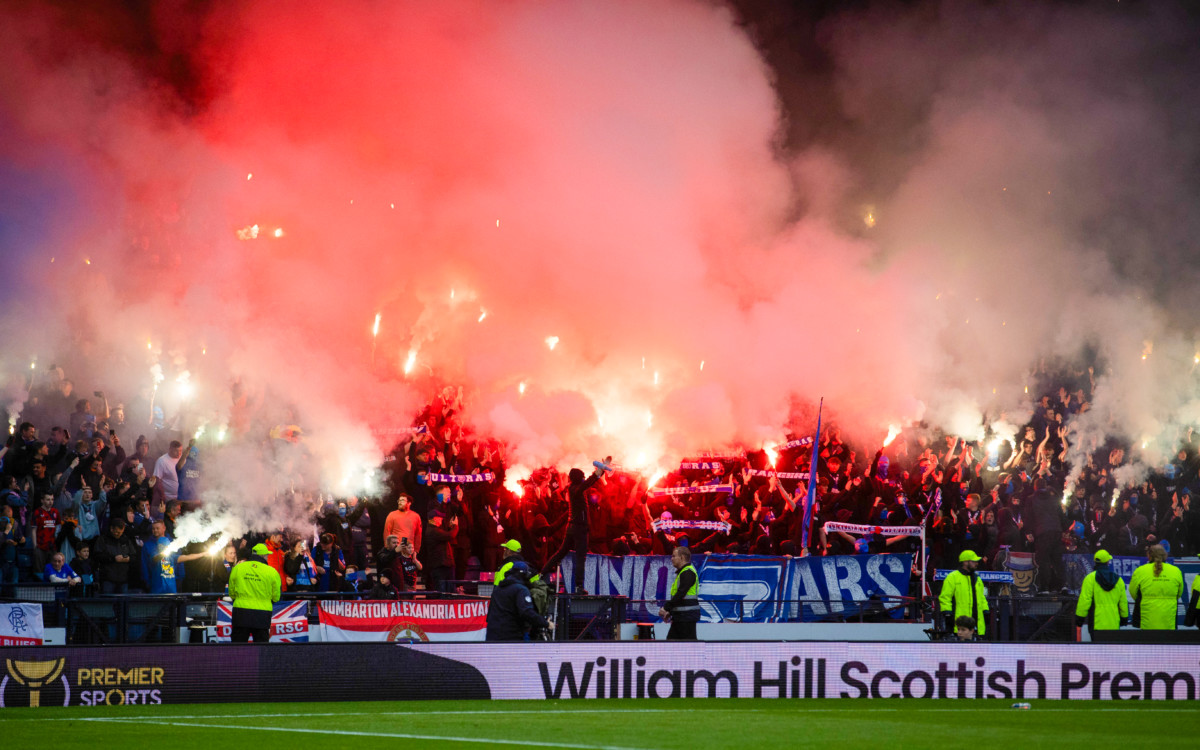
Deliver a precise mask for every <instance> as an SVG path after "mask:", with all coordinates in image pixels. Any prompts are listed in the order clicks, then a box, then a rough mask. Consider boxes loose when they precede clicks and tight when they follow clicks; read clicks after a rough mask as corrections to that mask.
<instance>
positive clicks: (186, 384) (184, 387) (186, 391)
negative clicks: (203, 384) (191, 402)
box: [176, 375, 196, 399]
mask: <svg viewBox="0 0 1200 750" xmlns="http://www.w3.org/2000/svg"><path fill="white" fill-rule="evenodd" d="M176 383H178V391H179V397H180V398H182V399H188V398H191V397H192V394H193V393H195V392H196V389H195V387H194V386H193V385H192V383H191V381H190V380H188V379H187V378H186V377H184V376H183V375H180V376H179V379H178V380H176Z"/></svg>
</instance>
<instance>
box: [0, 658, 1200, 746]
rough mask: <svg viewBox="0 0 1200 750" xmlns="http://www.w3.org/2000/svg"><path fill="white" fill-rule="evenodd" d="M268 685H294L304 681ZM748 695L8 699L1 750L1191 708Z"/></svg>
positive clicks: (1028, 724) (813, 737)
mask: <svg viewBox="0 0 1200 750" xmlns="http://www.w3.org/2000/svg"><path fill="white" fill-rule="evenodd" d="M308 678H311V675H310V676H308V677H303V676H301V677H300V679H297V680H293V681H283V682H281V684H280V690H281V691H283V690H291V689H294V690H298V691H303V690H304V681H305V679H308ZM1011 703H1012V702H1011V701H967V700H944V701H935V700H870V701H868V700H753V699H736V700H720V699H716V700H714V699H708V700H703V699H678V700H656V701H639V702H634V701H628V700H588V701H586V702H585V701H578V702H571V701H430V702H427V703H426V702H421V703H412V702H410V703H399V702H369V703H365V702H358V703H254V704H248V703H242V704H215V705H214V704H206V705H185V706H127V707H122V706H112V707H109V706H102V707H98V708H80V707H76V708H39V709H30V708H10V709H5V710H4V711H3V712H2V713H0V737H3V738H4V741H3V745H4V746H5V747H14V748H36V747H45V746H51V745H52V746H53V747H54V748H56V750H63V749H64V748H75V747H79V748H88V749H89V750H94V749H95V748H98V747H112V748H122V749H123V750H191V749H192V748H203V749H204V750H213V749H214V748H224V747H254V748H265V747H272V748H275V747H283V746H284V743H286V742H287V741H289V740H293V741H295V742H296V743H297V744H298V745H299V746H302V747H320V748H322V750H331V749H333V748H356V749H359V748H362V747H387V748H430V749H431V750H441V749H442V748H475V749H476V750H479V748H488V747H497V748H504V747H543V748H575V749H578V750H593V749H595V750H599V749H600V748H628V749H631V750H632V749H634V748H644V749H649V748H680V749H681V750H682V749H683V748H686V749H687V750H706V749H707V748H781V749H782V748H790V747H814V746H818V747H819V746H821V745H822V744H823V743H828V745H829V746H830V747H845V748H872V747H887V748H898V747H913V748H927V747H928V748H937V749H938V750H946V749H947V748H958V747H968V748H979V747H1010V748H1019V749H1020V750H1028V749H1029V748H1036V747H1053V748H1059V749H1065V748H1075V747H1079V748H1088V749H1089V750H1095V748H1109V747H1145V746H1158V747H1191V746H1194V743H1195V741H1196V733H1197V727H1198V726H1200V710H1198V708H1200V704H1197V703H1196V702H1179V703H1165V702H1164V703H1137V702H1128V703H1115V702H1111V701H1078V702H1068V701H1035V702H1033V708H1032V709H1031V710H1020V709H1013V708H1011Z"/></svg>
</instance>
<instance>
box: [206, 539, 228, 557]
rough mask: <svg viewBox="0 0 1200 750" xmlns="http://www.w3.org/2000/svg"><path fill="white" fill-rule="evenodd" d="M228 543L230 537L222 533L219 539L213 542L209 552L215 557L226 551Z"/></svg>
mask: <svg viewBox="0 0 1200 750" xmlns="http://www.w3.org/2000/svg"><path fill="white" fill-rule="evenodd" d="M228 544H229V537H228V536H227V535H225V534H222V535H221V536H219V537H217V541H215V542H213V543H212V546H211V547H209V548H208V554H210V555H212V556H213V557H216V556H217V555H219V554H221V553H222V552H224V551H225V547H226V545H228Z"/></svg>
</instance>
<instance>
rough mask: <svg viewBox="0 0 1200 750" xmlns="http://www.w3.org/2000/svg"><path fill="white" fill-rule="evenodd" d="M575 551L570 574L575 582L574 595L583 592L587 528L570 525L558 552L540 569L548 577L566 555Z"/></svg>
mask: <svg viewBox="0 0 1200 750" xmlns="http://www.w3.org/2000/svg"><path fill="white" fill-rule="evenodd" d="M572 549H573V550H575V570H574V572H573V573H572V576H571V577H572V578H573V579H574V580H575V593H576V594H578V593H581V592H582V591H583V573H584V566H585V565H587V551H588V527H587V526H584V525H576V524H571V525H570V526H568V527H567V535H566V536H565V537H563V541H562V544H561V545H559V548H558V551H557V552H555V553H554V554H553V555H551V556H550V559H549V560H547V561H546V565H545V567H544V568H542V572H543V573H546V574H547V575H549V574H550V573H553V572H554V569H555V568H557V567H558V564H559V563H560V562H562V561H563V558H564V557H566V556H567V553H568V552H570V551H571V550H572Z"/></svg>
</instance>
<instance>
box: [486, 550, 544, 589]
mask: <svg viewBox="0 0 1200 750" xmlns="http://www.w3.org/2000/svg"><path fill="white" fill-rule="evenodd" d="M518 561H520V562H524V561H525V558H523V557H521V555H520V554H516V555H512V556H510V557H509V558H508V559H506V560H505V561H504V563H503V564H502V565H501V566H500V570H497V571H496V574H495V575H494V576H492V585H494V586H499V585H500V582H501V581H503V580H504V577H505V576H506V575H508V571H510V570H512V566H513V563H515V562H518ZM540 580H542V574H541V573H537V574H535V575H533V576H530V578H529V582H530V583H537V582H538V581H540Z"/></svg>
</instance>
